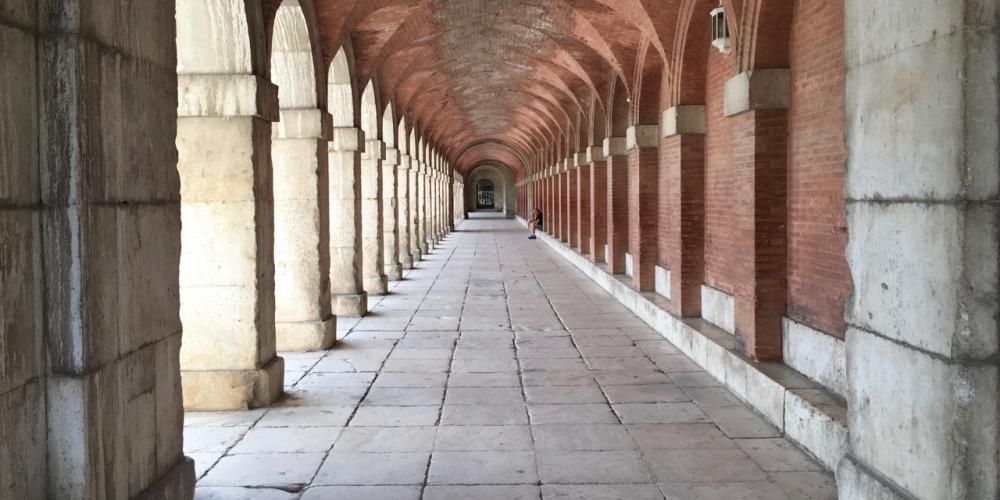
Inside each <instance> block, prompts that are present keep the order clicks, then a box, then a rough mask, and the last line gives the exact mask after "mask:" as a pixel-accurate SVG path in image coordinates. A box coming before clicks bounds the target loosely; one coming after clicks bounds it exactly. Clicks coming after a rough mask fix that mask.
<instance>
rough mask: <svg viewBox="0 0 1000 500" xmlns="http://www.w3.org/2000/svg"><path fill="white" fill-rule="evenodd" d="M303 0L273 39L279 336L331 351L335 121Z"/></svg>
mask: <svg viewBox="0 0 1000 500" xmlns="http://www.w3.org/2000/svg"><path fill="white" fill-rule="evenodd" d="M313 32H314V31H313V30H311V29H310V27H309V26H308V24H307V22H306V16H305V15H304V11H303V6H302V5H301V4H300V3H299V1H298V0H285V1H284V2H283V3H282V4H281V6H280V7H279V8H278V11H277V12H276V14H275V19H274V27H273V31H272V34H271V78H272V80H273V81H274V83H275V84H276V85H277V86H278V102H279V104H280V105H281V110H280V121H279V122H278V123H277V124H276V125H275V127H276V130H275V131H274V134H273V136H272V144H271V161H272V164H273V166H274V267H275V274H274V285H275V292H274V294H275V332H276V335H277V341H276V342H277V348H278V350H279V351H314V350H320V349H328V348H330V347H332V346H333V342H334V340H335V338H336V324H335V319H334V316H333V314H332V313H331V311H330V276H329V272H330V271H329V268H330V248H329V240H330V236H329V220H328V218H329V208H328V207H329V193H328V188H327V184H328V182H329V181H328V179H327V176H328V167H327V165H328V163H327V152H326V149H327V141H328V139H329V137H328V132H327V130H328V127H324V122H326V121H327V120H329V118H328V116H327V113H326V111H324V110H322V109H321V107H320V96H319V95H317V89H318V88H320V85H319V83H318V82H317V80H318V79H319V78H318V75H319V74H320V72H319V71H318V61H320V60H321V58H320V56H319V54H318V51H316V50H315V49H314V47H315V42H314V41H313V36H312V33H313Z"/></svg>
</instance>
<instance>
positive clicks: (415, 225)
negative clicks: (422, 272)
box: [409, 156, 423, 264]
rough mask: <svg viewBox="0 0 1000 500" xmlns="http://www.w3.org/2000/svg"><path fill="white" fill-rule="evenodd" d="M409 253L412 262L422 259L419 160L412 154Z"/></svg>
mask: <svg viewBox="0 0 1000 500" xmlns="http://www.w3.org/2000/svg"><path fill="white" fill-rule="evenodd" d="M409 181H410V196H409V205H410V211H409V216H410V221H409V230H410V254H411V255H412V256H413V262H414V264H415V263H417V262H419V261H420V260H421V259H423V250H422V248H421V245H420V242H421V241H423V240H422V238H421V236H420V195H419V188H420V161H419V160H418V159H417V157H416V156H414V157H413V158H412V160H411V162H410V172H409Z"/></svg>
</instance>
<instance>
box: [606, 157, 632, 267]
mask: <svg viewBox="0 0 1000 500" xmlns="http://www.w3.org/2000/svg"><path fill="white" fill-rule="evenodd" d="M607 174H608V177H607V178H608V183H607V187H606V188H607V193H608V202H607V206H606V208H607V210H608V228H607V231H608V233H607V237H608V262H607V264H608V268H609V269H610V270H611V272H613V273H624V272H625V252H626V250H627V246H628V156H610V157H608V159H607Z"/></svg>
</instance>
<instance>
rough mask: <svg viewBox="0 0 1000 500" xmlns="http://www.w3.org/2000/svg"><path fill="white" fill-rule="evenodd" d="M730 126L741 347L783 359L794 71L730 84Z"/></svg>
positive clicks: (761, 73)
mask: <svg viewBox="0 0 1000 500" xmlns="http://www.w3.org/2000/svg"><path fill="white" fill-rule="evenodd" d="M725 95H726V103H725V104H726V106H725V109H726V116H727V117H728V119H729V120H730V123H731V127H732V134H733V135H732V137H733V142H732V150H733V168H734V171H735V172H737V174H736V176H737V177H736V178H737V179H738V182H735V183H734V186H735V188H736V190H735V193H734V197H735V198H736V199H737V200H741V202H742V203H738V204H735V205H734V212H735V213H734V214H733V221H734V223H735V224H736V226H737V227H739V231H737V234H736V244H737V245H738V251H737V262H738V263H739V265H738V266H737V269H736V273H737V275H738V277H739V279H738V280H737V283H741V284H742V285H743V286H739V287H737V288H736V290H735V292H736V293H734V295H733V303H734V315H733V319H734V326H735V332H734V333H735V335H736V341H737V344H738V345H739V347H740V349H741V350H742V351H743V352H744V353H745V354H746V355H747V356H749V357H752V358H753V359H755V360H761V361H773V360H778V359H781V352H782V349H781V335H782V316H783V314H784V312H785V296H786V292H785V291H786V289H787V285H786V268H787V261H788V259H787V253H788V250H787V247H788V244H787V240H788V236H787V230H786V226H787V221H788V215H787V214H788V208H787V196H786V191H787V184H788V181H787V177H788V157H787V150H788V147H787V143H788V103H789V101H790V99H791V91H790V88H789V71H788V70H787V69H765V70H755V71H753V72H748V73H742V74H740V75H737V76H735V77H733V78H731V79H730V80H728V81H727V82H726V94H725Z"/></svg>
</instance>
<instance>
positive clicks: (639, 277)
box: [628, 147, 660, 290]
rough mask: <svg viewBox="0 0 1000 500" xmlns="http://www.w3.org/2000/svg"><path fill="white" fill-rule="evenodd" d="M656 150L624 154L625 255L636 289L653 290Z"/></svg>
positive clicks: (656, 221) (656, 204)
mask: <svg viewBox="0 0 1000 500" xmlns="http://www.w3.org/2000/svg"><path fill="white" fill-rule="evenodd" d="M659 160H660V158H659V153H658V148H638V147H637V148H632V149H631V150H629V154H628V183H629V186H628V197H629V199H628V211H629V218H628V220H629V227H628V232H629V234H628V252H629V254H630V255H632V269H633V272H632V283H633V285H634V286H635V287H636V288H638V289H639V290H652V289H653V288H654V285H655V284H654V280H653V276H654V275H653V266H654V265H655V263H656V243H657V241H656V240H657V232H658V229H659V228H658V225H657V224H658V218H659V217H658V215H657V212H658V211H659V201H658V200H657V192H656V191H657V187H658V184H657V174H658V172H657V171H658V169H659Z"/></svg>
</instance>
